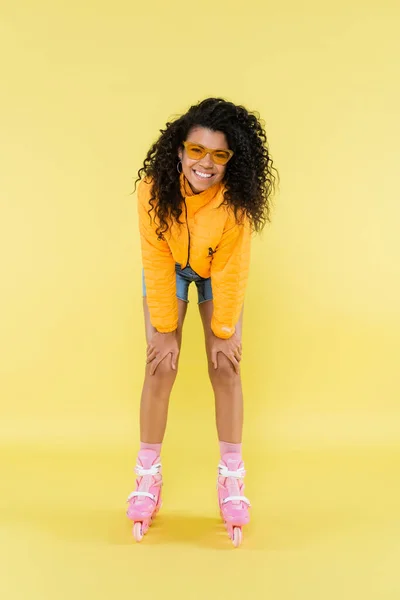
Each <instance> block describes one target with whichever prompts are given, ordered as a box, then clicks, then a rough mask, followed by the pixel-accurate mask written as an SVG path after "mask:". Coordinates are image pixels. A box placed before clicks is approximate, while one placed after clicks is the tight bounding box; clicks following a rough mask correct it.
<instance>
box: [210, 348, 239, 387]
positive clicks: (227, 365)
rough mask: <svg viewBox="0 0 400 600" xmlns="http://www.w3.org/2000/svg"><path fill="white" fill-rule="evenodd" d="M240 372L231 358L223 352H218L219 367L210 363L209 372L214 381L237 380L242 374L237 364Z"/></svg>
mask: <svg viewBox="0 0 400 600" xmlns="http://www.w3.org/2000/svg"><path fill="white" fill-rule="evenodd" d="M237 369H238V372H237V371H236V370H235V367H234V365H233V363H232V362H231V360H229V358H228V357H227V356H225V354H223V353H222V352H218V355H217V368H216V369H215V367H214V365H213V363H212V362H211V361H210V363H209V374H210V378H211V380H212V381H223V382H224V383H227V382H229V381H232V382H233V381H235V380H237V378H238V377H239V375H240V369H239V366H237Z"/></svg>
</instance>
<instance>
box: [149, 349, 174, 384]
mask: <svg viewBox="0 0 400 600" xmlns="http://www.w3.org/2000/svg"><path fill="white" fill-rule="evenodd" d="M174 367H175V368H174ZM147 369H148V372H149V374H150V375H151V377H155V378H157V379H171V378H175V377H176V375H177V372H178V359H177V358H176V359H175V361H174V363H173V362H172V357H171V354H167V356H165V357H164V358H163V359H162V360H161V361H158V360H157V358H155V359H154V360H153V361H152V362H150V363H148V365H147Z"/></svg>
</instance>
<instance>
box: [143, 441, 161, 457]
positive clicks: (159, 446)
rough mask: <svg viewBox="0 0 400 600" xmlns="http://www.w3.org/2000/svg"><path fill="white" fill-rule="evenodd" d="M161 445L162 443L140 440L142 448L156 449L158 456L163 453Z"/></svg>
mask: <svg viewBox="0 0 400 600" xmlns="http://www.w3.org/2000/svg"><path fill="white" fill-rule="evenodd" d="M161 446H162V444H148V443H147V442H140V449H141V450H155V451H156V452H157V456H160V454H161Z"/></svg>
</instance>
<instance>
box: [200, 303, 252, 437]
mask: <svg viewBox="0 0 400 600" xmlns="http://www.w3.org/2000/svg"><path fill="white" fill-rule="evenodd" d="M199 310H200V314H201V318H202V321H203V328H204V335H205V342H206V350H207V358H208V373H209V376H210V380H211V384H212V387H213V390H214V396H215V416H216V422H217V431H218V439H219V440H220V441H224V442H230V443H232V444H240V443H241V441H242V430H243V393H242V382H241V378H240V374H239V375H237V374H236V373H235V370H234V368H233V365H232V363H231V362H230V360H229V359H228V358H227V357H226V356H225V355H224V354H222V353H219V354H218V369H214V367H213V365H212V362H211V339H212V337H213V333H212V330H211V317H212V313H213V302H212V300H210V301H209V302H203V303H202V304H200V305H199ZM242 323H243V310H242V314H241V315H240V319H239V322H238V324H237V326H236V333H237V335H238V336H239V338H241V337H242Z"/></svg>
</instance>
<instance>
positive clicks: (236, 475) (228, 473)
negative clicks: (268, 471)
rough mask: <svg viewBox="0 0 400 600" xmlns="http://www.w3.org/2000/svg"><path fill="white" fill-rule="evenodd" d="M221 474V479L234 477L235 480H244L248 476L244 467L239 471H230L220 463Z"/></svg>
mask: <svg viewBox="0 0 400 600" xmlns="http://www.w3.org/2000/svg"><path fill="white" fill-rule="evenodd" d="M218 470H219V474H220V475H221V477H234V478H235V479H243V477H244V476H245V475H246V471H245V469H244V467H240V469H238V470H237V471H230V470H229V469H228V467H227V466H226V465H223V464H222V463H219V465H218Z"/></svg>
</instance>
